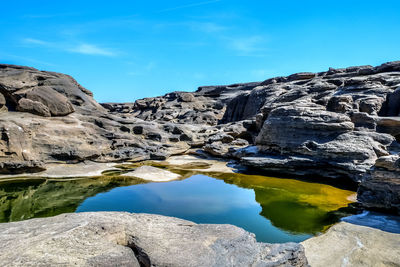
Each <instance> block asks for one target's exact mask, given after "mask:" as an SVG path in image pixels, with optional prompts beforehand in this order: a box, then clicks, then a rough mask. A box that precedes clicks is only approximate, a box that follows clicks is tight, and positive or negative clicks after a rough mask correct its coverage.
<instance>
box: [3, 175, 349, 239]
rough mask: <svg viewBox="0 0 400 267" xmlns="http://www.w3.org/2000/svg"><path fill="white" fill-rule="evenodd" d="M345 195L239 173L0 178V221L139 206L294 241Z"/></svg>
mask: <svg viewBox="0 0 400 267" xmlns="http://www.w3.org/2000/svg"><path fill="white" fill-rule="evenodd" d="M352 195H354V192H352V191H348V190H342V189H338V188H335V187H333V186H330V185H325V184H318V183H310V182H304V181H298V180H293V179H280V178H272V177H265V176H257V175H244V174H221V173H214V174H207V175H202V174H195V175H192V176H190V177H189V178H187V179H184V180H179V181H171V182H165V183H143V181H140V180H138V181H137V180H134V179H128V178H122V177H117V178H116V177H99V178H85V179H69V180H63V181H60V180H46V179H43V180H41V179H38V180H36V181H33V180H25V181H13V182H7V183H0V220H1V221H2V222H7V221H17V220H23V219H28V218H33V217H46V216H54V215H57V214H60V213H64V212H84V211H128V212H137V213H141V212H144V213H155V214H161V215H167V216H174V217H178V218H182V219H187V220H190V221H194V222H197V223H227V224H233V225H236V226H239V227H242V228H244V229H246V230H247V231H249V232H252V233H254V234H256V238H257V240H258V241H263V242H288V241H293V242H300V241H302V240H305V239H307V238H309V237H311V236H313V235H315V234H317V233H319V232H321V231H324V230H326V229H327V227H329V226H330V225H332V224H333V223H335V222H337V221H338V219H339V217H340V216H341V215H340V214H342V213H341V212H340V210H341V209H343V208H345V207H347V206H348V204H349V203H351V202H352V201H351V200H350V197H351V196H352Z"/></svg>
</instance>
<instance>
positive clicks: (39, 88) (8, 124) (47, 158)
mask: <svg viewBox="0 0 400 267" xmlns="http://www.w3.org/2000/svg"><path fill="white" fill-rule="evenodd" d="M399 90H400V61H395V62H388V63H385V64H382V65H380V66H377V67H373V66H359V67H349V68H343V69H333V68H330V69H329V70H328V71H325V72H320V73H297V74H293V75H290V76H287V77H275V78H271V79H268V80H265V81H263V82H254V83H246V84H233V85H226V86H203V87H199V89H198V90H197V91H195V92H192V93H189V92H172V93H169V94H166V95H164V96H160V97H153V98H145V99H140V100H137V101H136V102H134V103H120V104H116V103H105V104H102V105H99V104H98V103H96V101H95V100H94V99H93V97H92V94H91V92H89V91H88V90H86V89H85V88H83V87H82V86H80V85H79V84H78V83H77V82H76V81H75V80H74V79H72V78H71V77H69V76H67V75H64V74H58V73H53V72H44V71H38V70H36V69H33V68H28V67H21V66H12V65H0V94H1V95H0V112H1V113H0V133H1V135H0V159H1V161H0V162H1V164H2V165H0V172H2V173H6V172H9V173H13V172H26V171H32V172H35V171H40V170H43V168H45V167H46V164H48V163H49V162H52V161H65V162H69V163H74V162H79V161H84V160H94V161H100V162H107V161H118V160H133V161H140V160H146V159H154V160H156V159H158V160H163V159H166V158H168V157H169V156H171V155H177V154H182V153H185V152H187V151H189V150H190V149H192V150H191V151H193V150H194V149H201V150H202V151H205V152H207V153H209V154H211V155H213V156H217V157H223V158H227V159H235V160H238V161H240V162H241V163H242V164H243V165H246V166H248V167H249V168H252V169H255V170H258V171H261V172H264V173H268V172H271V171H272V172H275V173H282V174H287V175H296V176H298V175H300V176H306V177H311V176H312V177H316V179H318V177H329V178H341V179H342V178H344V179H347V180H348V181H349V182H351V183H362V187H361V188H360V190H359V193H360V198H359V200H360V201H361V202H363V203H365V205H366V206H367V207H371V208H373V207H378V208H389V209H395V210H396V209H398V208H397V207H398V192H399V190H398V172H397V170H394V169H393V168H392V169H385V168H384V167H382V166H379V162H380V161H381V159H382V160H383V159H384V158H385V157H390V156H393V155H397V154H398V153H399V152H400V145H399V143H398V141H399V139H400V124H399V121H400V119H399V115H400V113H399V111H400V102H399V101H397V100H398V99H399V96H400V91H399ZM1 96H3V97H1ZM3 98H4V99H3ZM49 99H54V101H50V100H49ZM7 110H8V112H7ZM375 162H377V165H375ZM382 171H385V174H383V173H382ZM382 175H384V176H385V178H382V177H383V176H382ZM389 176H390V178H388V177H389ZM375 185H377V186H375ZM384 192H389V193H388V194H385V193H384Z"/></svg>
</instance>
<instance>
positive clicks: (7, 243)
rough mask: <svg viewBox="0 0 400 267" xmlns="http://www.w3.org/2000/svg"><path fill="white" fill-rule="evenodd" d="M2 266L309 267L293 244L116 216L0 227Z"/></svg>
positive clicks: (220, 228)
mask: <svg viewBox="0 0 400 267" xmlns="http://www.w3.org/2000/svg"><path fill="white" fill-rule="evenodd" d="M21 240H23V242H20V241H21ZM44 255H45V256H44ZM0 261H1V263H2V265H5V266H10V265H12V266H38V265H39V266H54V265H77V266H109V265H113V266H250V265H252V266H307V259H306V258H305V256H304V249H303V247H302V246H301V245H299V244H296V243H285V244H266V243H258V242H257V241H256V240H255V238H254V235H253V234H250V233H248V232H246V231H244V230H243V229H241V228H238V227H235V226H232V225H215V224H195V223H193V222H190V221H185V220H181V219H176V218H171V217H164V216H159V215H149V214H129V213H118V212H96V213H74V214H63V215H59V216H55V217H50V218H45V219H32V220H28V221H23V222H14V223H3V224H0Z"/></svg>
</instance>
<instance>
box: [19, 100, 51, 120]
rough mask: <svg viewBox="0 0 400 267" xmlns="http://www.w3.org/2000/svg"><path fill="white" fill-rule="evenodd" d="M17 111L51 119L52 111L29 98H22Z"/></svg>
mask: <svg viewBox="0 0 400 267" xmlns="http://www.w3.org/2000/svg"><path fill="white" fill-rule="evenodd" d="M17 110H18V111H22V112H29V113H32V114H35V115H39V116H43V117H51V113H50V110H49V108H48V107H47V106H45V105H44V104H43V103H41V102H39V101H32V100H30V99H27V98H21V99H20V100H19V101H18V105H17Z"/></svg>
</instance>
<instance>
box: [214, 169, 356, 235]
mask: <svg viewBox="0 0 400 267" xmlns="http://www.w3.org/2000/svg"><path fill="white" fill-rule="evenodd" d="M210 176H213V177H218V178H220V179H223V180H224V181H225V182H227V183H232V184H235V185H237V186H240V187H243V188H248V189H253V190H254V192H255V196H256V201H257V202H258V203H259V204H260V206H261V208H262V211H261V213H260V215H262V216H263V217H265V218H267V219H268V220H270V221H271V223H272V224H273V225H274V226H276V227H278V228H280V229H283V230H285V231H289V232H292V233H295V234H316V233H318V232H321V231H323V230H324V228H325V227H326V226H328V225H331V224H333V223H335V222H337V220H338V218H339V217H340V215H335V212H336V211H337V210H339V209H341V208H344V207H347V206H348V204H350V203H351V202H352V201H351V200H350V197H351V196H352V195H354V192H351V191H347V190H342V189H338V188H335V187H332V186H329V185H324V184H315V183H309V182H303V181H298V180H292V179H279V178H271V177H263V176H257V175H244V174H235V175H226V174H219V175H218V174H214V173H213V174H210Z"/></svg>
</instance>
